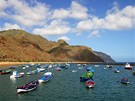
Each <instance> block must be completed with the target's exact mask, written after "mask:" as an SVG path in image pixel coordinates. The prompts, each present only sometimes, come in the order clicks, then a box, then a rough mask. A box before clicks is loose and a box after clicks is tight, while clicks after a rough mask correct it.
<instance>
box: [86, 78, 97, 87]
mask: <svg viewBox="0 0 135 101" xmlns="http://www.w3.org/2000/svg"><path fill="white" fill-rule="evenodd" d="M85 84H86V87H87V88H93V87H94V85H95V82H94V81H93V80H88V81H86V83H85Z"/></svg>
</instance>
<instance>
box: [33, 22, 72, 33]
mask: <svg viewBox="0 0 135 101" xmlns="http://www.w3.org/2000/svg"><path fill="white" fill-rule="evenodd" d="M70 29H71V28H70V27H68V25H67V22H64V21H62V20H53V21H52V22H51V23H50V25H47V26H45V27H44V28H35V29H34V30H33V33H35V34H40V35H63V34H66V33H68V32H69V31H70Z"/></svg>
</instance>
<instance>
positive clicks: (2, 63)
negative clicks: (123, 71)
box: [0, 61, 135, 68]
mask: <svg viewBox="0 0 135 101" xmlns="http://www.w3.org/2000/svg"><path fill="white" fill-rule="evenodd" d="M55 63H61V64H62V63H77V64H95V65H100V64H101V65H125V62H124V63H119V62H118V63H117V62H116V63H103V62H80V61H79V62H77V61H76V62H0V68H2V67H8V66H16V65H25V64H55ZM131 65H132V66H135V62H133V63H131Z"/></svg>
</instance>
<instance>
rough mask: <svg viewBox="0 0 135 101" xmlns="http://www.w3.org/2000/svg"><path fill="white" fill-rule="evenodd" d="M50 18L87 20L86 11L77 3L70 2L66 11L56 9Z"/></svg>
mask: <svg viewBox="0 0 135 101" xmlns="http://www.w3.org/2000/svg"><path fill="white" fill-rule="evenodd" d="M52 18H57V19H66V18H73V19H80V20H81V19H87V18H88V9H87V8H86V7H84V6H82V5H80V4H79V3H77V2H75V1H72V2H71V6H70V8H67V9H63V8H60V9H56V10H54V11H53V13H52Z"/></svg>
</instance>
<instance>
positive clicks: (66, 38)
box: [57, 36, 70, 41]
mask: <svg viewBox="0 0 135 101" xmlns="http://www.w3.org/2000/svg"><path fill="white" fill-rule="evenodd" d="M59 39H63V40H65V41H70V39H69V38H68V37H66V36H62V37H60V38H58V39H57V40H59Z"/></svg>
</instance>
